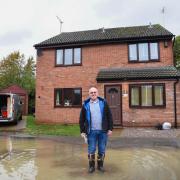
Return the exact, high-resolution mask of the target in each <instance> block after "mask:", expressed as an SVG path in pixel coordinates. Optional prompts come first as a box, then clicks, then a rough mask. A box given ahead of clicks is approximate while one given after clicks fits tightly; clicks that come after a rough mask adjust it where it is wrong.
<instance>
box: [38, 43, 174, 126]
mask: <svg viewBox="0 0 180 180" xmlns="http://www.w3.org/2000/svg"><path fill="white" fill-rule="evenodd" d="M160 59H161V60H160V62H156V63H137V64H134V63H132V64H130V63H128V46H127V44H113V45H95V46H85V47H83V48H82V66H69V67H54V64H55V50H53V49H49V50H48V49H47V50H44V51H43V55H42V56H41V57H38V59H37V80H36V120H37V121H38V122H45V123H46V122H48V123H77V122H78V120H79V112H80V108H54V88H73V87H82V98H83V100H84V99H85V98H87V95H88V89H89V87H90V86H91V85H95V86H97V87H98V89H99V92H100V95H101V96H104V84H102V83H98V84H97V82H96V76H97V73H98V71H99V69H100V68H107V67H152V66H166V65H172V64H173V61H172V43H171V42H169V46H168V48H164V44H163V42H161V43H160ZM116 84H117V83H116ZM170 84H171V83H168V86H170ZM170 96H171V95H170ZM128 107H129V105H128V101H126V100H124V99H123V113H124V112H126V111H127V112H126V113H125V114H123V116H124V117H123V120H124V121H126V124H128V123H127V122H128V121H132V117H131V116H132V115H133V116H135V113H133V111H134V110H133V111H132V110H129V108H128ZM168 107H170V106H168ZM124 110H125V111H124ZM146 111H147V113H146V114H147V115H146V117H148V114H152V115H151V116H150V117H151V118H152V117H154V116H153V113H154V112H155V110H146ZM161 111H162V110H161ZM152 112H153V113H152ZM162 112H163V111H162ZM164 112H165V110H164ZM136 114H137V116H136V117H137V120H138V119H139V115H140V112H139V111H137V112H136ZM169 116H170V115H169V114H168V118H170V119H171V120H172V117H169ZM149 120H150V119H149ZM149 120H148V122H149ZM139 121H140V122H143V121H144V120H143V118H141V119H140V120H139Z"/></svg>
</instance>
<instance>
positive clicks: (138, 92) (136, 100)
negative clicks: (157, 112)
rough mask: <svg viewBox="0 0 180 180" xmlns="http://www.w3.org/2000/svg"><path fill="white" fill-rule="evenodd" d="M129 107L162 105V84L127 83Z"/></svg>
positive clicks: (163, 90)
mask: <svg viewBox="0 0 180 180" xmlns="http://www.w3.org/2000/svg"><path fill="white" fill-rule="evenodd" d="M129 92H130V98H129V106H130V107H164V106H165V104H166V103H165V85H164V84H132V85H129Z"/></svg>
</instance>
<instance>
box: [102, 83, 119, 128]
mask: <svg viewBox="0 0 180 180" xmlns="http://www.w3.org/2000/svg"><path fill="white" fill-rule="evenodd" d="M105 97H106V100H107V102H108V105H109V107H110V109H111V112H112V116H113V124H114V125H115V126H120V125H122V119H121V117H122V116H121V113H122V112H121V88H120V86H119V85H107V86H105Z"/></svg>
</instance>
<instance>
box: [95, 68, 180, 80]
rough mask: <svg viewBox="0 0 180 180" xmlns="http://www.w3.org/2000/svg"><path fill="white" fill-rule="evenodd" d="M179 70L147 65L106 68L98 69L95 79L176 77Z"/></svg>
mask: <svg viewBox="0 0 180 180" xmlns="http://www.w3.org/2000/svg"><path fill="white" fill-rule="evenodd" d="M177 78H180V71H178V70H177V69H176V68H175V67H174V66H164V67H147V68H126V67H122V68H107V69H100V71H99V72H98V75H97V78H96V80H97V81H115V80H119V81H125V80H146V79H147V80H148V79H149V80H150V79H177Z"/></svg>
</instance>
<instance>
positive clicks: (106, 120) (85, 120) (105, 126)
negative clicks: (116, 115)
mask: <svg viewBox="0 0 180 180" xmlns="http://www.w3.org/2000/svg"><path fill="white" fill-rule="evenodd" d="M98 99H99V105H100V110H101V115H102V130H103V131H108V130H111V131H112V129H113V120H112V113H111V110H110V108H109V106H108V104H107V102H106V100H105V99H103V98H101V97H98ZM89 103H90V98H88V99H86V100H85V101H84V104H83V106H82V109H81V113H80V118H79V125H80V132H81V133H86V134H89V133H90V130H91V112H90V104H89Z"/></svg>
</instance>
